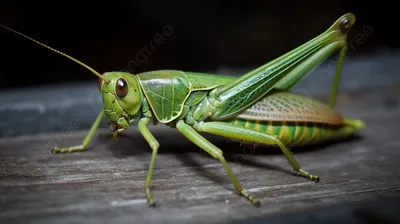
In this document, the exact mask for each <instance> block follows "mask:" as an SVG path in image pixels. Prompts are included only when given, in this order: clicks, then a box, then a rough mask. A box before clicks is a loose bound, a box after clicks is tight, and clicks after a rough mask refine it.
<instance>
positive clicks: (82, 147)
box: [52, 110, 104, 153]
mask: <svg viewBox="0 0 400 224" xmlns="http://www.w3.org/2000/svg"><path fill="white" fill-rule="evenodd" d="M103 116H104V110H101V111H100V113H99V115H98V116H97V118H96V120H95V121H94V123H93V125H92V127H91V128H90V131H89V133H88V134H87V135H86V137H85V139H84V140H83V142H82V144H81V145H76V146H70V147H66V148H60V147H54V148H53V150H52V153H66V152H76V151H83V150H85V149H86V148H87V146H88V145H89V143H90V141H91V140H92V138H93V134H94V132H96V130H97V128H98V127H99V124H100V122H101V119H103Z"/></svg>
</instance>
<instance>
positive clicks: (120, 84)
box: [115, 78, 128, 98]
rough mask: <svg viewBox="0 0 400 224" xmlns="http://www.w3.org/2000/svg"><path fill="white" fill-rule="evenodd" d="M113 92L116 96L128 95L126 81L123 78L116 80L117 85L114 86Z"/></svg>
mask: <svg viewBox="0 0 400 224" xmlns="http://www.w3.org/2000/svg"><path fill="white" fill-rule="evenodd" d="M115 93H116V94H117V97H118V98H124V97H125V96H126V95H128V83H127V82H126V81H125V79H123V78H119V79H118V80H117V86H116V87H115Z"/></svg>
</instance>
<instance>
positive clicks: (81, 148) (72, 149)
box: [51, 145, 86, 154]
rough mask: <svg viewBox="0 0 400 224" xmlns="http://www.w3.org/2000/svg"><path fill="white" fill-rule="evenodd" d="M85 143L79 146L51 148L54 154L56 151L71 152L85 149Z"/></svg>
mask: <svg viewBox="0 0 400 224" xmlns="http://www.w3.org/2000/svg"><path fill="white" fill-rule="evenodd" d="M85 148H86V147H85V146H84V145H77V146H72V147H66V148H61V147H53V149H52V150H51V153H52V154H56V153H69V152H76V151H83V150H85Z"/></svg>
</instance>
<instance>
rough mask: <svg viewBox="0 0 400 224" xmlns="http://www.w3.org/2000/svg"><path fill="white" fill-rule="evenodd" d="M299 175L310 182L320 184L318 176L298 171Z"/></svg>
mask: <svg viewBox="0 0 400 224" xmlns="http://www.w3.org/2000/svg"><path fill="white" fill-rule="evenodd" d="M297 174H298V175H301V176H304V177H306V178H307V179H309V180H312V181H315V183H318V182H319V177H318V176H317V175H312V174H310V173H309V172H307V171H305V170H302V169H299V170H298V171H297Z"/></svg>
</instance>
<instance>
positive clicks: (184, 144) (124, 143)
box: [98, 129, 361, 183]
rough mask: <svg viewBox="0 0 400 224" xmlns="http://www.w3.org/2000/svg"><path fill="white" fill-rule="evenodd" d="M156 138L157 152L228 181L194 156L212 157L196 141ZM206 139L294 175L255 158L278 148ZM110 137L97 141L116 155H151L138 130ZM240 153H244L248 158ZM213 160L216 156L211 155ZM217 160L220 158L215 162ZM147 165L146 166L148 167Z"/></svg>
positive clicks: (249, 161) (236, 158)
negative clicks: (117, 136) (158, 146)
mask: <svg viewBox="0 0 400 224" xmlns="http://www.w3.org/2000/svg"><path fill="white" fill-rule="evenodd" d="M153 134H154V136H155V138H156V139H157V140H158V142H159V143H160V148H159V149H158V154H157V155H159V156H160V155H165V154H173V155H175V157H176V158H177V159H178V160H179V161H181V162H182V164H183V165H184V166H186V167H194V169H195V170H196V172H198V173H201V174H202V175H203V176H205V177H207V178H209V179H210V180H213V181H215V182H219V183H225V182H227V181H229V180H227V179H226V178H225V177H224V176H219V175H215V174H214V173H211V172H210V171H209V170H208V169H207V168H206V167H204V164H202V162H200V160H199V159H197V158H194V156H205V157H210V158H212V157H211V155H209V154H207V153H206V152H205V151H203V150H202V149H200V148H199V147H197V146H196V145H195V144H194V143H192V142H190V141H189V140H187V139H186V138H184V137H183V136H182V135H181V134H180V133H179V132H177V131H176V130H174V129H172V130H168V133H165V132H160V133H158V132H157V131H155V132H153ZM202 135H203V136H204V137H205V138H206V139H207V140H209V141H210V142H212V143H213V144H214V145H216V146H217V147H219V148H220V149H221V150H222V151H223V153H224V157H225V159H226V160H227V161H228V162H233V163H238V164H242V165H247V166H251V167H257V168H261V169H265V170H275V171H278V172H284V173H287V174H290V175H295V174H294V172H293V171H292V170H291V169H288V167H286V166H278V165H272V164H270V163H268V162H263V161H267V159H265V160H263V161H261V160H260V159H257V160H256V159H255V158H256V157H260V156H261V157H266V156H267V157H268V156H273V155H280V156H282V158H283V157H284V155H283V153H282V151H281V150H280V149H279V148H278V147H273V146H263V145H258V146H256V147H254V146H253V145H244V144H240V143H239V142H235V141H231V140H228V139H226V138H223V137H220V136H215V135H211V134H204V133H203V134H202ZM110 139H111V137H110V136H108V137H107V136H102V137H100V138H99V139H98V140H99V141H100V142H101V143H100V144H106V146H105V148H106V150H110V151H112V153H113V155H114V156H115V157H117V158H126V157H130V156H137V155H139V154H148V156H149V158H150V156H151V149H150V147H149V146H148V144H147V142H146V141H145V140H144V139H143V137H142V136H141V135H140V133H139V132H129V133H122V134H121V135H120V137H119V140H117V141H110ZM360 139H361V136H359V135H357V134H354V135H352V136H350V137H348V138H346V139H343V140H339V141H338V140H335V141H326V142H324V143H318V144H314V145H307V146H298V147H293V148H291V151H292V152H293V153H294V154H295V155H297V154H299V155H300V154H302V153H309V152H312V151H319V150H324V149H326V148H327V147H328V148H329V147H331V146H333V145H338V144H344V143H348V142H354V141H358V140H360ZM241 156H244V157H245V159H240V158H243V157H241ZM212 159H213V158H212ZM216 162H218V161H216ZM146 168H147V167H146Z"/></svg>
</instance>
